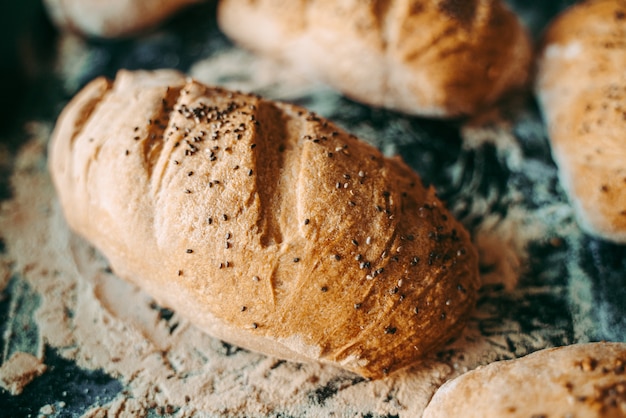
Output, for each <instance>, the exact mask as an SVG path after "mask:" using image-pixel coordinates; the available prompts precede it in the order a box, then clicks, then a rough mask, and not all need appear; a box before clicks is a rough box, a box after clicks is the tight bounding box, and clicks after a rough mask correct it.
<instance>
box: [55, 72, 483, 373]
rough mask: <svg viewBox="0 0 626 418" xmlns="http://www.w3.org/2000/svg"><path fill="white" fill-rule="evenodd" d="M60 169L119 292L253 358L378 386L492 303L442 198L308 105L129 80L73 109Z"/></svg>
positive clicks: (59, 130)
mask: <svg viewBox="0 0 626 418" xmlns="http://www.w3.org/2000/svg"><path fill="white" fill-rule="evenodd" d="M49 167H50V171H51V175H52V179H53V181H54V184H55V186H56V190H57V192H58V196H59V200H60V203H61V206H62V208H63V210H64V213H65V216H66V218H67V221H68V223H69V225H70V227H71V228H73V229H74V230H75V231H77V232H78V233H79V234H81V235H83V236H84V237H86V238H87V239H88V240H89V241H91V242H92V243H93V244H94V245H95V246H96V247H97V248H99V249H100V250H101V252H102V253H103V254H104V255H105V256H106V257H107V258H108V260H109V262H110V264H111V267H112V269H113V271H114V272H115V273H116V274H118V275H119V276H120V277H122V278H126V279H128V280H130V281H132V282H134V283H136V284H137V285H139V286H140V287H142V288H143V289H144V290H145V291H146V292H147V293H148V294H150V295H152V296H153V297H154V298H155V299H156V300H157V302H158V303H160V304H162V305H164V306H167V307H169V308H172V309H174V310H176V311H177V312H178V313H179V314H180V315H182V316H184V317H186V318H188V319H189V320H190V321H191V322H192V323H194V324H195V325H197V326H198V327H200V328H201V329H203V330H205V331H206V332H207V333H209V334H211V335H213V336H215V337H218V338H220V339H223V340H225V341H228V342H230V343H233V344H236V345H239V346H242V347H245V348H248V349H251V350H255V351H259V352H262V353H265V354H268V355H272V356H277V357H279V358H284V359H290V360H296V361H321V362H326V363H331V364H334V365H338V366H340V367H344V368H346V369H348V370H351V371H354V372H356V373H359V374H361V375H363V376H366V377H371V378H379V377H382V376H384V375H385V374H387V373H391V372H393V371H395V370H397V369H400V368H402V367H404V366H407V365H409V364H412V363H415V362H416V361H418V360H419V359H420V357H422V356H423V355H425V354H426V353H428V352H430V351H431V350H434V349H436V348H438V347H440V346H441V345H442V344H443V343H445V342H446V341H448V340H449V339H450V338H451V337H453V336H454V335H455V334H456V333H458V332H459V330H461V328H462V327H463V325H464V323H465V320H466V318H467V317H468V314H469V313H470V311H471V309H472V307H473V305H474V302H475V299H476V293H477V289H478V287H479V279H478V274H477V255H476V252H475V250H474V248H473V247H472V243H471V242H470V238H469V236H468V233H467V232H466V230H465V229H464V228H463V227H462V225H461V224H460V223H458V222H457V221H456V220H455V219H453V217H452V216H451V214H450V213H448V211H447V210H446V209H445V208H444V205H443V204H442V202H441V201H439V199H438V198H437V197H436V195H435V191H434V190H433V188H432V187H431V188H424V186H423V185H422V183H421V181H420V179H419V178H418V176H417V175H416V174H415V173H414V172H413V171H411V170H410V169H409V168H408V166H406V165H405V164H404V163H403V162H402V161H401V160H400V159H399V158H393V159H390V158H386V157H384V156H383V155H381V153H380V152H379V151H378V150H376V149H375V148H373V147H371V146H369V145H367V144H365V143H364V142H361V141H359V140H358V139H356V138H355V137H353V136H351V135H349V134H347V133H346V132H344V131H342V130H341V129H339V128H337V127H336V126H334V125H333V124H332V123H330V122H328V121H325V120H323V119H322V118H320V117H319V116H317V115H315V114H313V113H309V112H307V111H305V110H304V109H302V108H299V107H296V106H293V105H289V104H283V103H274V102H271V101H267V100H263V99H261V98H259V97H257V96H250V95H244V94H241V93H236V92H229V91H226V90H223V89H221V88H217V87H207V86H205V85H202V84H199V83H198V82H196V81H193V80H187V79H186V78H184V77H183V76H181V75H180V74H179V73H176V72H173V71H168V70H161V71H158V72H127V71H121V72H120V73H119V74H118V76H117V78H116V79H115V81H114V82H111V81H108V80H106V79H104V78H99V79H96V80H95V81H93V82H91V84H89V85H88V86H87V87H85V88H84V89H83V90H82V91H81V92H80V93H79V94H78V95H77V96H76V97H75V98H74V99H73V100H72V101H71V102H70V103H69V104H68V105H67V107H66V108H65V110H64V111H63V113H62V114H61V116H60V117H59V120H58V122H57V126H56V128H55V131H54V133H53V137H52V139H51V143H50V147H49Z"/></svg>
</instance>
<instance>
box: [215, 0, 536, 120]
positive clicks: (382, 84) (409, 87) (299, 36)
mask: <svg viewBox="0 0 626 418" xmlns="http://www.w3.org/2000/svg"><path fill="white" fill-rule="evenodd" d="M218 22H219V24H220V27H221V29H222V30H223V31H224V33H226V34H227V35H228V36H229V37H230V38H232V39H233V40H234V41H236V42H237V43H239V44H241V45H242V46H244V47H246V48H248V49H251V50H253V51H256V52H258V53H262V54H267V55H269V56H272V57H275V58H277V59H279V60H282V61H285V62H287V63H288V64H289V65H291V66H294V67H296V68H297V69H298V70H299V71H301V72H303V73H305V74H309V75H311V76H312V77H314V78H316V79H321V80H322V81H324V82H326V83H328V84H330V85H332V86H334V87H335V88H336V89H338V90H339V91H341V92H343V93H344V94H346V95H347V96H349V97H351V98H353V99H355V100H358V101H361V102H363V103H367V104H370V105H374V106H382V107H388V108H391V109H397V110H400V111H403V112H407V113H410V114H418V115H426V116H436V117H451V116H459V115H465V114H472V113H475V112H477V111H478V110H479V109H480V108H481V107H484V106H487V105H489V104H492V103H493V102H495V101H496V100H497V99H498V98H499V97H500V96H502V95H503V94H504V93H505V92H507V91H509V90H511V89H515V88H518V87H520V86H522V85H524V84H525V83H526V81H527V76H528V67H529V64H530V60H531V46H530V42H529V39H528V36H527V33H526V31H525V29H524V28H523V27H522V25H521V24H520V22H519V20H518V19H517V17H516V16H515V15H514V14H513V13H511V12H510V11H509V10H508V9H507V8H506V7H505V6H504V5H503V4H502V2H501V1H500V0H471V1H454V0H392V1H388V0H373V1H362V0H341V1H336V0H322V1H320V0H317V1H315V0H222V1H221V2H220V3H219V9H218Z"/></svg>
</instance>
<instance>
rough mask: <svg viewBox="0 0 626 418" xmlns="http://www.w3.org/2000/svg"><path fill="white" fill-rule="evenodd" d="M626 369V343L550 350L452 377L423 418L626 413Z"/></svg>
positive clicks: (618, 416)
mask: <svg viewBox="0 0 626 418" xmlns="http://www.w3.org/2000/svg"><path fill="white" fill-rule="evenodd" d="M625 368H626V344H624V343H589V344H580V345H572V346H567V347H560V348H552V349H545V350H541V351H538V352H536V353H533V354H530V355H528V356H526V357H522V358H520V359H517V360H510V361H499V362H495V363H491V364H489V365H487V366H484V367H481V368H478V369H476V370H473V371H471V372H468V373H465V374H463V375H461V376H460V377H458V378H456V379H454V380H451V381H449V382H447V383H446V384H444V385H443V386H442V387H441V388H439V390H438V391H437V392H436V393H435V396H434V397H433V399H432V400H431V402H430V404H429V405H428V407H427V408H426V410H425V411H424V418H439V417H461V416H462V417H466V418H501V417H510V418H528V417H576V418H600V417H603V418H608V417H613V418H623V417H626V370H625Z"/></svg>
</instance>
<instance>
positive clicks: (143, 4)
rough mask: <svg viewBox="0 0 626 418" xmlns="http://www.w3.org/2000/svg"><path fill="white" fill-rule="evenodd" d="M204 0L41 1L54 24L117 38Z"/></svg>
mask: <svg viewBox="0 0 626 418" xmlns="http://www.w3.org/2000/svg"><path fill="white" fill-rule="evenodd" d="M201 1H204V0H44V1H43V2H44V5H45V6H46V9H47V11H48V14H49V15H50V18H51V19H52V21H53V22H54V24H55V25H56V26H57V27H59V28H61V29H64V30H69V31H72V32H77V33H79V34H82V35H87V36H94V37H102V38H118V37H125V36H130V35H134V34H137V33H138V32H141V31H142V30H145V29H148V28H150V27H153V26H156V25H157V24H159V23H161V22H162V21H164V20H165V19H167V18H168V17H170V16H171V15H172V14H173V13H175V12H177V11H178V10H180V9H182V8H184V7H186V6H189V5H190V4H194V3H199V2H201Z"/></svg>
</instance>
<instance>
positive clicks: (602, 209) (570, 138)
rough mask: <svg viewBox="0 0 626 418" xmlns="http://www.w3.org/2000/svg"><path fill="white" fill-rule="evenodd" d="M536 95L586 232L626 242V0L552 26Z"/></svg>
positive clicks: (579, 11) (572, 13)
mask: <svg viewBox="0 0 626 418" xmlns="http://www.w3.org/2000/svg"><path fill="white" fill-rule="evenodd" d="M535 90H536V94H537V97H538V100H539V104H540V106H541V110H542V112H543V115H544V118H545V121H546V124H547V129H548V133H549V137H550V142H551V146H552V153H553V157H554V159H555V161H556V164H557V165H558V169H559V177H560V181H561V184H562V186H563V188H564V189H565V191H566V192H567V194H568V195H569V198H570V200H571V202H572V204H573V206H574V209H575V211H576V214H577V217H578V220H579V223H580V225H581V227H582V228H583V229H584V230H585V231H587V232H588V233H590V234H592V235H595V236H598V237H600V238H603V239H606V240H610V241H615V242H620V243H624V242H626V0H594V1H585V2H582V3H579V4H577V5H575V6H573V7H571V8H570V9H568V10H566V11H565V12H563V13H562V14H561V15H560V16H559V17H558V18H557V19H556V20H555V21H554V22H553V23H552V24H551V25H550V26H549V28H548V29H547V31H546V33H545V37H544V39H543V45H542V49H541V52H540V55H539V56H538V63H537V75H536V81H535Z"/></svg>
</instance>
